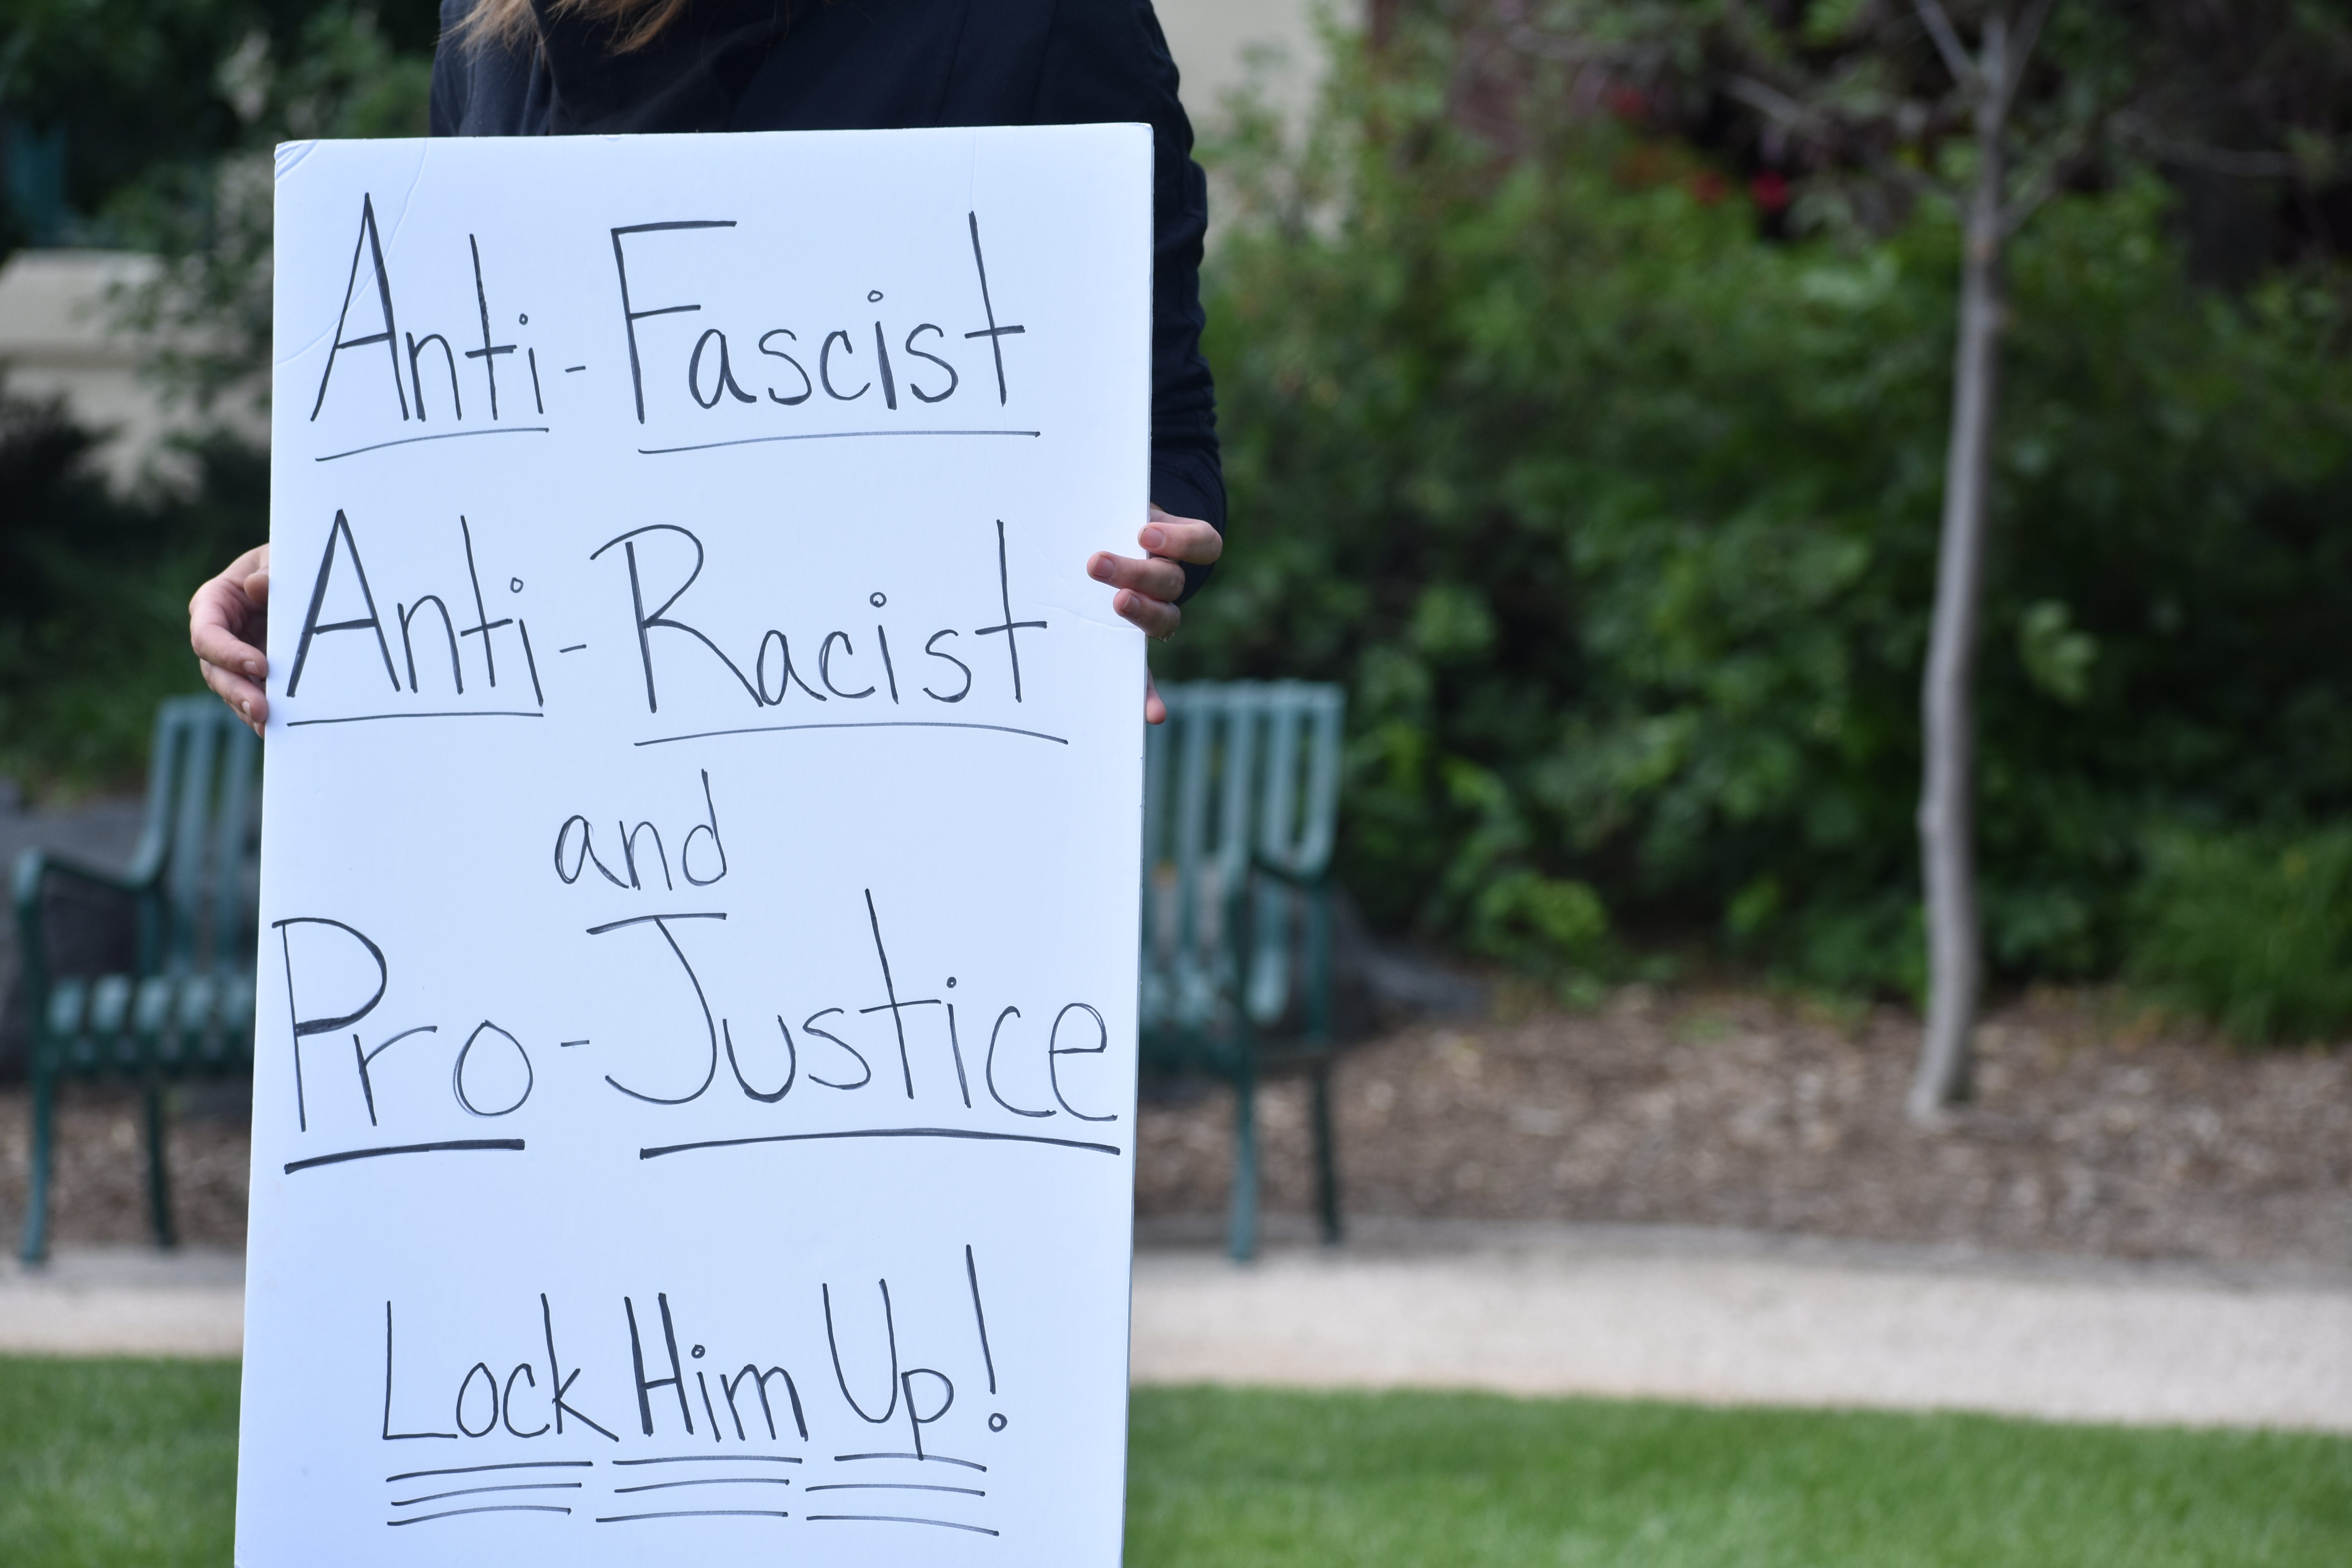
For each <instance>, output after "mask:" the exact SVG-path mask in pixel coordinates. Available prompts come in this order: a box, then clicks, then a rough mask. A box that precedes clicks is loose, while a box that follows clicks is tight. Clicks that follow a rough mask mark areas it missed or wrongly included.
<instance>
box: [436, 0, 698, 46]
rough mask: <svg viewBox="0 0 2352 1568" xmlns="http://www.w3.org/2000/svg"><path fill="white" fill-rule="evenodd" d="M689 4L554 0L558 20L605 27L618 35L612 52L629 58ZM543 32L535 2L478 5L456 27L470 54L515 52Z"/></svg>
mask: <svg viewBox="0 0 2352 1568" xmlns="http://www.w3.org/2000/svg"><path fill="white" fill-rule="evenodd" d="M688 4H689V0H554V4H553V5H552V6H551V9H552V10H553V11H555V12H556V14H558V15H559V16H578V17H581V18H583V19H584V20H586V21H590V22H602V23H604V25H605V26H608V27H610V28H611V29H612V30H613V52H614V54H616V55H625V54H628V53H630V52H631V51H633V50H635V49H641V48H644V47H646V45H647V44H649V43H652V42H653V41H654V39H655V38H656V37H658V36H660V34H661V32H662V30H663V29H664V28H666V27H667V26H669V25H670V24H671V23H672V22H675V21H677V18H678V16H679V14H680V13H681V12H683V11H684V10H685V9H686V7H687V5H688ZM538 32H539V18H538V17H537V16H535V15H533V14H532V11H531V8H530V0H475V4H474V8H473V9H472V10H470V11H468V12H467V13H466V19H465V20H464V21H463V22H461V23H459V24H458V25H457V35H456V36H457V42H459V43H460V44H463V45H465V46H467V47H470V48H480V47H484V46H486V45H489V44H499V45H507V46H512V45H515V44H519V43H521V42H522V41H523V40H524V39H526V38H530V37H536V36H537V35H538Z"/></svg>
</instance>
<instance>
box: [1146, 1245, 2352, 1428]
mask: <svg viewBox="0 0 2352 1568" xmlns="http://www.w3.org/2000/svg"><path fill="white" fill-rule="evenodd" d="M1361 1228H1362V1230H1363V1231H1365V1232H1366V1233H1368V1234H1364V1235H1362V1236H1360V1237H1359V1239H1358V1240H1357V1241H1356V1242H1354V1243H1353V1244H1351V1246H1350V1247H1348V1248H1347V1249H1345V1250H1343V1251H1339V1252H1334V1253H1324V1252H1320V1251H1318V1250H1316V1249H1311V1248H1307V1247H1286V1248H1282V1249H1278V1250H1273V1251H1270V1252H1269V1253H1268V1255H1267V1256H1266V1258H1265V1259H1264V1261H1262V1262H1261V1263H1259V1264H1258V1265H1257V1266H1256V1267H1255V1268H1250V1269H1245V1270H1244V1269H1236V1268H1234V1267H1233V1266H1232V1265H1230V1264H1228V1263H1226V1262H1225V1261H1224V1260H1223V1259H1222V1258H1218V1257H1217V1256H1216V1255H1215V1254H1214V1253H1213V1251H1210V1250H1208V1249H1206V1248H1202V1249H1199V1250H1194V1251H1191V1252H1183V1251H1174V1250H1163V1249H1150V1250H1147V1251H1145V1252H1144V1253H1142V1254H1141V1255H1140V1256H1139V1258H1138V1262H1137V1268H1136V1289H1135V1351H1134V1374H1135V1379H1136V1381H1137V1382H1139V1383H1178V1382H1192V1381H1201V1382H1221V1383H1235V1384H1296V1385H1304V1386H1316V1387H1361V1388H1386V1387H1430V1388H1483V1389H1493V1390H1496V1391H1499V1392H1503V1393H1509V1394H1604V1395H1620V1396H1634V1397H1646V1398H1660V1399H1676V1400H1690V1401H1696V1402H1700V1403H1706V1404H1770V1405H1858V1406H1875V1407H1881V1408H1895V1409H1962V1410H1984V1411H1996V1412H2002V1413H2006V1414H2011V1415H2034V1416H2042V1417H2048V1418H2052V1419H2058V1420H2089V1421H2117V1422H2131V1423H2162V1424H2181V1425H2192V1426H2298V1427H2312V1428H2321V1429H2326V1430H2334V1431H2352V1279H2347V1278H2340V1277H2339V1278H2324V1277H2318V1276H2310V1275H2303V1276H2296V1275H2284V1274H2276V1273H2273V1274H2265V1275H2254V1274H2231V1273H2224V1272H2221V1271H2217V1270H2211V1269H2195V1268H2179V1267H2171V1268H2166V1267H2140V1268H2135V1267H2130V1266H2124V1265H2113V1264H2105V1265H2101V1264H2091V1265H2082V1264H2070V1263H2053V1262H2044V1261H2040V1260H2034V1259H2025V1258H1985V1257H1981V1256H1978V1257H1968V1256H1965V1255H1954V1254H1943V1253H1937V1252H1931V1251H1927V1250H1923V1249H1895V1248H1873V1247H1850V1246H1837V1245H1831V1244H1820V1243H1805V1242H1802V1241H1790V1240H1787V1239H1783V1238H1768V1237H1753V1236H1744V1235H1739V1234H1737V1233H1733V1234H1725V1233H1719V1232H1712V1233H1711V1232H1673V1231H1641V1230H1633V1229H1626V1228H1620V1227H1599V1226H1596V1227H1590V1228H1587V1227H1559V1228H1550V1227H1520V1226H1512V1227H1504V1226H1496V1227H1491V1228H1483V1229H1482V1228H1475V1227H1425V1228H1416V1227H1412V1226H1392V1227H1386V1230H1385V1234H1383V1228H1382V1227H1379V1226H1365V1227H1361Z"/></svg>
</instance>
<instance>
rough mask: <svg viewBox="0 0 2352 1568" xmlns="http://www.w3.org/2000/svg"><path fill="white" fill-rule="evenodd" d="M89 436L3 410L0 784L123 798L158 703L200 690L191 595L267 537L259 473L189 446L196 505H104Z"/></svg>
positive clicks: (264, 475) (5, 403)
mask: <svg viewBox="0 0 2352 1568" xmlns="http://www.w3.org/2000/svg"><path fill="white" fill-rule="evenodd" d="M91 440H92V437H90V435H89V433H88V432H87V431H84V430H82V429H79V427H77V426H74V425H73V424H71V423H70V422H69V421H68V419H67V418H66V416H65V415H64V413H63V412H62V411H61V410H60V409H59V408H58V405H55V404H52V403H35V402H28V401H24V400H19V399H15V398H8V397H5V396H0V497H5V503H0V504H5V513H6V526H5V528H0V775H13V776H14V777H16V778H17V779H19V780H21V781H24V782H26V783H29V784H32V785H34V786H35V787H36V788H53V787H63V788H66V789H74V788H82V787H89V786H92V785H105V784H130V783H132V782H133V781H135V780H136V779H137V777H138V776H139V773H140V772H141V770H142V769H143V768H144V767H145V765H146V759H147V742H148V737H149V734H150V732H151V731H152V729H153V727H154V722H155V704H156V702H157V701H158V700H160V699H162V698H163V697H165V696H168V695H170V694H171V693H173V692H175V691H194V690H201V689H203V688H202V685H201V683H200V682H199V681H198V680H197V679H196V660H195V655H194V654H193V653H191V652H189V651H188V595H190V594H192V593H194V591H195V586H196V584H198V583H201V582H203V581H204V580H205V578H206V577H209V576H210V575H212V574H213V573H215V572H216V571H218V570H219V569H220V567H221V566H222V565H223V564H224V563H226V562H227V561H228V560H230V559H231V558H232V557H233V556H235V555H236V552H239V551H242V550H246V549H249V548H251V546H252V545H253V543H254V542H256V541H257V539H259V538H260V537H262V536H263V534H265V533H266V532H267V531H268V508H269V474H268V458H264V457H263V456H261V455H260V454H258V453H256V452H254V451H252V450H250V449H249V448H247V447H242V446H239V445H237V444H236V443H235V442H233V441H229V440H226V439H222V440H216V441H212V442H207V443H205V444H202V445H200V446H198V447H196V448H195V450H194V453H193V456H194V458H196V462H197V477H198V482H197V483H196V484H195V486H194V487H193V494H192V495H191V494H184V493H180V492H174V491H161V492H154V493H151V494H150V495H148V496H146V497H144V498H142V499H136V500H126V499H123V498H121V497H118V496H116V495H114V494H112V493H110V491H109V490H108V489H107V488H106V486H105V484H104V483H103V482H102V481H101V480H100V479H99V478H98V477H97V475H96V474H95V472H94V471H93V470H92V469H91V468H89V465H88V464H87V462H86V461H85V459H86V458H87V456H88V454H89V447H90V445H91Z"/></svg>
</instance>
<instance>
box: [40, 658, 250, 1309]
mask: <svg viewBox="0 0 2352 1568" xmlns="http://www.w3.org/2000/svg"><path fill="white" fill-rule="evenodd" d="M260 749H261V748H260V743H259V742H257V741H256V740H255V739H254V737H253V734H252V731H248V730H247V729H246V727H245V726H244V725H243V724H241V723H239V722H238V721H236V716H235V715H233V714H232V713H230V712H229V710H228V709H227V708H226V707H225V706H224V705H223V704H222V703H221V702H220V701H219V700H216V699H215V698H211V697H178V698H173V699H172V700H169V701H166V702H165V703H164V704H163V709H162V710H161V711H160V712H159V713H158V714H157V715H156V720H155V751H154V756H153V758H152V762H151V763H150V764H149V772H148V781H147V817H146V823H145V826H144V827H143V829H142V832H141V835H140V839H139V847H138V850H137V851H136V853H134V854H133V855H132V857H131V868H130V869H129V870H128V871H127V872H123V873H121V874H115V873H111V872H107V871H101V870H98V869H96V868H91V867H88V866H82V865H78V864H76V863H75V862H73V861H71V860H68V859H66V858H62V857H59V856H56V855H51V854H48V853H46V852H44V851H42V850H39V849H28V850H26V852H25V854H24V856H23V858H20V859H19V860H18V861H17V862H16V933H17V943H18V953H19V958H20V965H19V973H20V974H21V977H22V978H21V984H22V985H23V987H24V1000H25V1014H24V1016H25V1020H26V1036H27V1045H28V1046H29V1047H30V1059H29V1062H28V1064H27V1065H28V1069H29V1070H28V1077H29V1078H30V1079H31V1085H32V1099H33V1107H32V1109H33V1139H32V1143H33V1148H32V1154H33V1171H32V1177H33V1180H32V1193H31V1196H30V1201H29V1202H28V1203H27V1204H26V1215H25V1237H24V1246H23V1247H22V1249H21V1255H22V1256H23V1258H24V1259H25V1260H26V1262H28V1263H36V1262H38V1261H39V1260H40V1259H41V1258H43V1257H44V1256H45V1255H46V1254H47V1249H48V1231H49V1176H50V1166H51V1163H52V1162H53V1159H54V1156H55V1153H56V1149H55V1138H56V1118H57V1095H58V1086H59V1084H60V1083H61V1082H63V1081H64V1080H65V1079H103V1078H110V1079H128V1080H130V1081H132V1082H135V1083H137V1084H139V1085H140V1086H141V1087H142V1089H144V1091H145V1098H146V1112H147V1197H148V1204H149V1206H150V1208H151V1210H152V1215H153V1219H154V1225H155V1241H156V1244H157V1245H158V1246H161V1247H170V1246H172V1245H173V1241H174V1239H175V1238H174V1236H173V1226H172V1189H171V1178H170V1173H169V1171H168V1169H167V1167H166V1164H165V1162H164V1147H163V1110H164V1107H163V1086H164V1084H165V1082H166V1081H167V1080H170V1079H179V1078H190V1077H196V1076H202V1075H215V1076H217V1075H225V1074H228V1073H233V1072H240V1071H244V1070H247V1069H248V1068H250V1067H251V1065H252V1061H253V963H254V945H253V942H254V931H253V921H254V909H255V901H256V900H255V881H254V879H255V874H256V865H257V858H256V849H257V845H258V842H259V837H258V820H257V819H258V813H257V804H258V803H257V798H256V796H257V791H256V788H255V784H256V782H257V773H258V768H257V763H258V762H259V759H260ZM91 895H96V896H97V897H98V898H99V899H100V900H105V901H107V902H109V903H111V904H113V905H114V906H116V908H117V909H118V910H120V909H121V907H122V906H124V905H127V906H128V910H127V912H128V913H129V914H130V915H131V918H132V921H134V925H135V931H136V942H135V950H134V951H135V956H134V957H133V958H132V960H131V970H130V972H129V973H66V972H65V970H66V969H68V968H75V969H79V968H81V967H82V966H81V965H80V964H79V963H77V962H76V960H75V956H74V955H73V954H72V953H70V952H62V951H60V943H59V942H58V941H57V940H56V937H57V934H58V932H57V928H58V924H59V921H60V914H61V906H62V905H63V904H65V903H66V902H67V901H68V900H74V899H88V898H89V897H90V896H91Z"/></svg>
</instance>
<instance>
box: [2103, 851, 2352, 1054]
mask: <svg viewBox="0 0 2352 1568" xmlns="http://www.w3.org/2000/svg"><path fill="white" fill-rule="evenodd" d="M2136 912H2137V915H2138V917H2139V918H2138V920H2137V923H2136V929H2135V931H2134V933H2133V937H2134V940H2133V941H2132V943H2131V952H2130V960H2129V968H2130V973H2132V975H2133V977H2134V978H2135V979H2137V981H2139V982H2140V983H2141V984H2142V985H2144V986H2145V987H2146V988H2147V989H2148V990H2150V991H2151V992H2153V993H2154V994H2156V995H2157V996H2158V997H2159V998H2161V999H2163V1000H2165V1001H2167V1002H2169V1003H2171V1004H2173V1005H2175V1006H2178V1007H2179V1008H2182V1009H2184V1010H2186V1011H2189V1012H2195V1013H2201V1014H2204V1015H2206V1016H2209V1017H2212V1018H2215V1019H2218V1020H2220V1022H2221V1024H2222V1026H2224V1027H2226V1028H2227V1029H2229V1030H2230V1032H2231V1034H2233V1035H2236V1036H2237V1037H2239V1038H2240V1039H2242V1040H2247V1041H2252V1042H2261V1041H2267V1040H2284V1041H2301V1040H2310V1039H2317V1038H2323V1037H2329V1036H2331V1035H2336V1034H2340V1033H2341V1032H2342V1031H2343V1029H2344V1027H2345V1025H2346V1024H2347V1022H2352V828H2347V827H2340V826H2339V827H2330V828H2324V829H2321V830H2319V831H2317V832H2312V833H2289V832H2280V831H2276V830H2271V831H2264V830H2260V829H2252V830H2242V831H2238V832H2193V831H2186V830H2179V829H2176V830H2173V831H2171V832H2168V833H2165V834H2162V835H2160V836H2159V837H2158V838H2157V840H2156V841H2155V843H2154V844H2153V845H2152V847H2151V848H2150V851H2149V855H2148V868H2147V876H2146V878H2145V879H2144V881H2143V883H2142V885H2141V888H2140V891H2139V897H2138V900H2137V911H2136Z"/></svg>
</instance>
